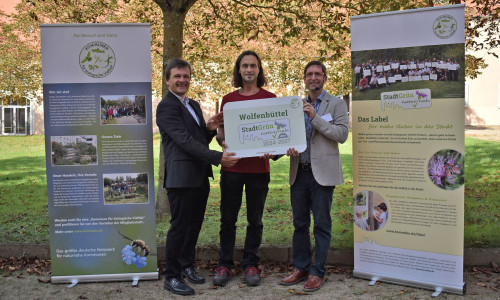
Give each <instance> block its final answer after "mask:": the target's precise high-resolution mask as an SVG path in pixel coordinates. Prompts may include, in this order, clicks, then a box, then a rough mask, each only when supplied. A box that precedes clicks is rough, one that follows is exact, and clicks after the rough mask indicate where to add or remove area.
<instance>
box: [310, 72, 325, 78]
mask: <svg viewBox="0 0 500 300" xmlns="http://www.w3.org/2000/svg"><path fill="white" fill-rule="evenodd" d="M314 76H316V77H323V73H320V72H315V73H307V74H306V78H313V77H314Z"/></svg>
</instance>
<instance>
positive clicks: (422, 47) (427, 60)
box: [351, 5, 465, 294]
mask: <svg viewBox="0 0 500 300" xmlns="http://www.w3.org/2000/svg"><path fill="white" fill-rule="evenodd" d="M464 28H465V24H464V6H463V5H452V6H441V7H433V8H424V9H415V10H407V11H397V12H389V13H381V14H373V15H366V16H356V17H353V18H352V19H351V39H352V41H351V43H352V44H351V50H352V53H351V54H352V69H353V77H352V80H353V84H352V89H353V94H352V99H353V102H352V124H353V125H352V127H353V130H352V133H353V164H354V166H353V170H354V174H353V176H354V199H353V203H354V205H353V206H354V213H353V215H354V223H355V225H354V255H355V256H354V272H353V274H354V276H356V277H361V278H366V279H370V280H372V281H376V280H379V281H386V282H393V283H398V284H405V285H410V286H417V287H423V288H428V289H432V290H435V291H436V292H438V293H439V292H440V291H446V292H452V293H457V294H463V293H464V291H465V284H464V282H463V232H464V154H465V151H464V100H465V98H464V93H465V80H464V78H465V58H464V49H465V48H464V46H465V44H464V43H465V30H464Z"/></svg>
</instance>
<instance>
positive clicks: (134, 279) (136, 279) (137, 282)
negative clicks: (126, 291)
mask: <svg viewBox="0 0 500 300" xmlns="http://www.w3.org/2000/svg"><path fill="white" fill-rule="evenodd" d="M138 285H139V277H134V278H132V286H133V287H137V286H138Z"/></svg>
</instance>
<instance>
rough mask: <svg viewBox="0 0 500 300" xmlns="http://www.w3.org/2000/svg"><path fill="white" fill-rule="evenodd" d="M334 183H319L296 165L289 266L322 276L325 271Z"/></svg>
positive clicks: (291, 190)
mask: <svg viewBox="0 0 500 300" xmlns="http://www.w3.org/2000/svg"><path fill="white" fill-rule="evenodd" d="M334 189H335V186H322V185H320V184H318V182H316V180H315V179H314V176H313V174H312V171H311V170H310V169H309V170H302V169H301V168H300V166H299V170H298V171H297V177H296V179H295V182H294V184H293V185H292V186H291V187H290V194H291V201H292V213H293V227H294V228H295V230H294V232H293V252H292V258H293V265H294V267H295V268H296V269H297V270H299V271H302V272H311V274H312V275H315V276H319V277H321V278H323V277H324V276H325V273H326V266H325V262H326V257H327V255H328V250H329V249H330V240H331V231H332V219H331V216H330V209H331V207H332V197H333V190H334ZM311 211H312V214H313V218H314V231H313V232H314V240H315V253H314V254H315V257H314V264H313V265H312V266H311V262H312V249H311V248H312V247H311V239H310V234H309V228H310V226H311V215H310V214H311Z"/></svg>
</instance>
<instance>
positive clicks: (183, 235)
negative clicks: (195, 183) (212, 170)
mask: <svg viewBox="0 0 500 300" xmlns="http://www.w3.org/2000/svg"><path fill="white" fill-rule="evenodd" d="M209 192H210V186H209V183H208V178H206V180H205V182H204V183H203V184H202V185H201V186H200V187H195V188H169V189H167V196H168V201H169V202H170V213H171V215H172V218H171V219H170V229H169V230H168V233H167V241H166V244H165V248H166V249H165V250H166V269H167V270H166V272H165V278H166V279H171V278H181V272H182V269H183V268H186V267H190V266H193V264H194V260H195V250H196V242H197V241H198V235H199V234H200V230H201V225H202V223H203V218H204V217H205V208H206V207H207V199H208V193H209Z"/></svg>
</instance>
